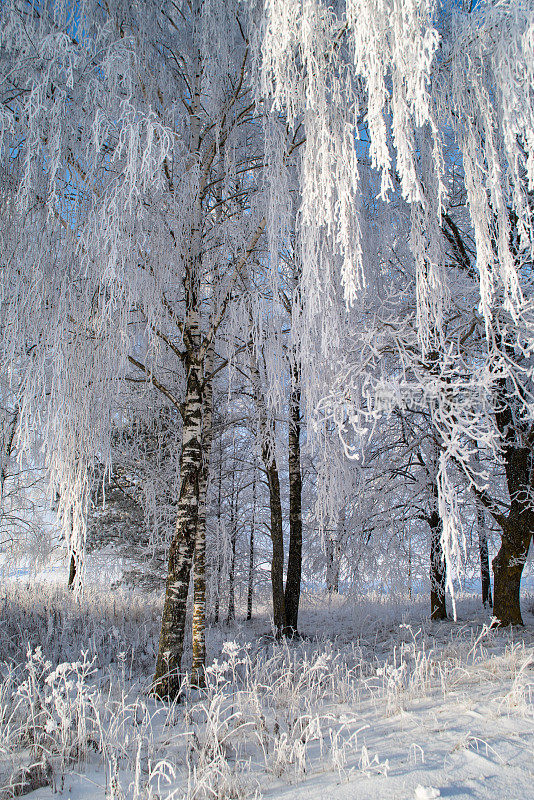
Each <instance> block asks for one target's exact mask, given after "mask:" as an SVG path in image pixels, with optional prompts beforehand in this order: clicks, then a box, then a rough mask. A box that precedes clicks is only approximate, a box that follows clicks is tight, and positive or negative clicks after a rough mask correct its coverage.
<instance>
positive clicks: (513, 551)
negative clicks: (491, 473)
mask: <svg viewBox="0 0 534 800" xmlns="http://www.w3.org/2000/svg"><path fill="white" fill-rule="evenodd" d="M532 522H533V515H532V513H531V512H530V510H528V511H527V512H526V513H525V514H522V515H520V516H519V517H518V518H516V519H514V520H512V521H510V518H508V520H507V521H506V525H505V526H504V527H503V533H502V541H501V546H500V548H499V552H498V553H497V555H496V556H495V558H494V559H493V576H494V603H493V615H494V616H495V617H496V618H497V619H498V620H499V622H500V623H501V625H523V617H522V616H521V602H520V589H521V575H522V574H523V568H524V566H525V562H526V560H527V554H528V548H529V545H530V540H531V538H532Z"/></svg>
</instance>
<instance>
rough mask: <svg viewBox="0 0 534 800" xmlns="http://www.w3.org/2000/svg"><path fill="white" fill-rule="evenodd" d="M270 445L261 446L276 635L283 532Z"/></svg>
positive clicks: (280, 626)
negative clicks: (269, 529) (264, 469)
mask: <svg viewBox="0 0 534 800" xmlns="http://www.w3.org/2000/svg"><path fill="white" fill-rule="evenodd" d="M269 450H270V447H264V448H263V458H264V462H265V465H266V470H267V482H268V484H269V504H270V507H271V541H272V543H273V558H272V562H271V584H272V591H273V618H274V629H275V635H276V636H277V637H279V636H281V635H282V633H283V630H284V622H285V599H284V534H283V528H282V503H281V500H280V479H279V477H278V468H277V466H276V459H275V458H274V455H269Z"/></svg>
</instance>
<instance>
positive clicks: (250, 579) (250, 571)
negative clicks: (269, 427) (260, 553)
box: [247, 464, 256, 622]
mask: <svg viewBox="0 0 534 800" xmlns="http://www.w3.org/2000/svg"><path fill="white" fill-rule="evenodd" d="M255 528H256V465H255V464H254V477H253V479H252V522H251V525H250V542H249V549H248V586H247V622H250V620H251V619H252V598H253V595H254V533H255Z"/></svg>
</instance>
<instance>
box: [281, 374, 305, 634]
mask: <svg viewBox="0 0 534 800" xmlns="http://www.w3.org/2000/svg"><path fill="white" fill-rule="evenodd" d="M288 447H289V553H288V560H287V575H286V589H285V598H284V600H285V626H284V634H285V635H286V636H294V635H295V634H296V633H297V629H298V615H299V602H300V582H301V576H302V472H301V465H300V369H299V366H298V364H296V363H294V364H292V366H291V392H290V398H289V435H288Z"/></svg>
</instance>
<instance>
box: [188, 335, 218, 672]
mask: <svg viewBox="0 0 534 800" xmlns="http://www.w3.org/2000/svg"><path fill="white" fill-rule="evenodd" d="M214 355H215V354H214V351H213V347H209V348H208V352H207V353H206V357H205V359H204V364H203V369H204V384H203V388H204V391H203V398H202V399H203V405H202V472H201V477H200V486H199V505H198V522H197V532H196V537H195V562H194V571H193V572H194V579H193V631H192V638H193V641H192V645H193V664H192V670H191V684H192V685H193V686H197V687H199V688H202V687H204V686H205V684H206V676H205V669H206V502H207V492H208V477H209V465H210V453H211V441H212V435H213V429H212V417H213V384H212V381H211V377H210V376H211V373H212V371H213V361H214Z"/></svg>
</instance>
